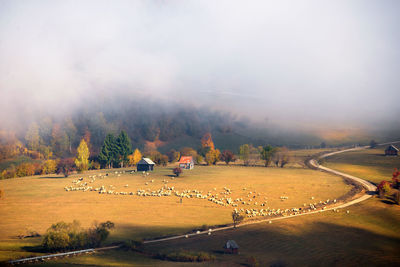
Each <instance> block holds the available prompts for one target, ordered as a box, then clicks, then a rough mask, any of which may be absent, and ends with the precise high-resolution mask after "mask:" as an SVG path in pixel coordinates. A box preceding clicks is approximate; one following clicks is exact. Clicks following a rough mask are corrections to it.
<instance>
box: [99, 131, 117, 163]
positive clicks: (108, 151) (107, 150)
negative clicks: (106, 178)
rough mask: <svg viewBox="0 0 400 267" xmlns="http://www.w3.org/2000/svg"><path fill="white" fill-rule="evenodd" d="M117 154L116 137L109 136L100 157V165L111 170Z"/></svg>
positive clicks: (105, 140)
mask: <svg viewBox="0 0 400 267" xmlns="http://www.w3.org/2000/svg"><path fill="white" fill-rule="evenodd" d="M115 153H116V149H115V137H114V135H112V134H107V136H106V138H105V139H104V143H103V146H102V147H101V150H100V153H99V156H98V159H99V161H100V164H102V165H103V166H107V167H108V168H111V164H112V162H113V161H114V157H115Z"/></svg>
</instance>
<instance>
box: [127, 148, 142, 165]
mask: <svg viewBox="0 0 400 267" xmlns="http://www.w3.org/2000/svg"><path fill="white" fill-rule="evenodd" d="M128 159H129V165H131V166H135V165H136V164H137V163H138V162H139V161H140V160H141V159H142V153H141V152H140V150H139V149H137V148H136V149H135V151H134V152H133V154H132V155H129V156H128Z"/></svg>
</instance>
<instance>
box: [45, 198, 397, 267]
mask: <svg viewBox="0 0 400 267" xmlns="http://www.w3.org/2000/svg"><path fill="white" fill-rule="evenodd" d="M347 210H349V213H347V212H346V211H347ZM399 211H400V209H399V207H398V206H395V205H387V204H385V203H383V202H382V201H380V200H379V199H377V198H373V199H370V200H367V201H365V202H363V203H360V204H357V205H354V206H351V207H349V208H347V209H346V210H340V212H338V213H335V212H332V211H329V212H324V213H318V214H313V215H308V216H301V217H297V218H296V217H295V218H290V219H286V220H280V221H276V222H273V223H272V224H268V223H261V224H256V225H249V226H245V227H240V228H237V229H236V230H228V231H223V232H216V233H213V234H212V235H211V236H208V235H206V236H203V235H202V236H198V237H190V238H188V239H181V240H175V241H168V242H166V243H159V244H152V245H145V250H147V251H152V252H163V253H168V252H172V251H180V250H187V251H205V252H209V253H211V254H213V255H215V256H216V261H214V262H209V263H204V264H200V263H197V264H193V263H186V264H185V263H174V262H168V261H160V260H156V259H151V258H146V257H144V256H142V255H141V254H138V253H134V252H128V251H122V250H113V251H107V252H103V253H99V254H95V255H87V256H82V257H76V258H68V259H61V260H57V261H53V262H49V263H47V264H45V265H48V266H71V265H72V266H90V265H98V266H132V265H133V266H197V265H201V266H246V264H247V262H248V258H249V257H252V256H253V257H255V258H256V259H257V261H258V262H259V264H260V266H356V265H359V266H399V264H400V254H399V253H398V251H399V248H400V212H399ZM229 239H233V240H235V241H236V242H237V243H238V245H239V246H240V255H229V254H223V245H224V242H226V241H227V240H229Z"/></svg>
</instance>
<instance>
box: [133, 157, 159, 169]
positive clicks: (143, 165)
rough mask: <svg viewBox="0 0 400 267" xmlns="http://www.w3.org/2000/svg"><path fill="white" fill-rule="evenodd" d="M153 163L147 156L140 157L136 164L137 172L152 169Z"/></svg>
mask: <svg viewBox="0 0 400 267" xmlns="http://www.w3.org/2000/svg"><path fill="white" fill-rule="evenodd" d="M154 165H156V164H155V163H154V162H153V161H152V160H151V159H149V158H142V159H141V160H140V161H139V162H138V163H137V165H136V167H137V171H138V172H142V171H143V172H147V171H152V170H154Z"/></svg>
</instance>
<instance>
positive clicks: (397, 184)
mask: <svg viewBox="0 0 400 267" xmlns="http://www.w3.org/2000/svg"><path fill="white" fill-rule="evenodd" d="M392 181H393V182H392V183H393V188H397V189H399V188H400V171H399V170H398V169H395V170H394V172H393V177H392Z"/></svg>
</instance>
